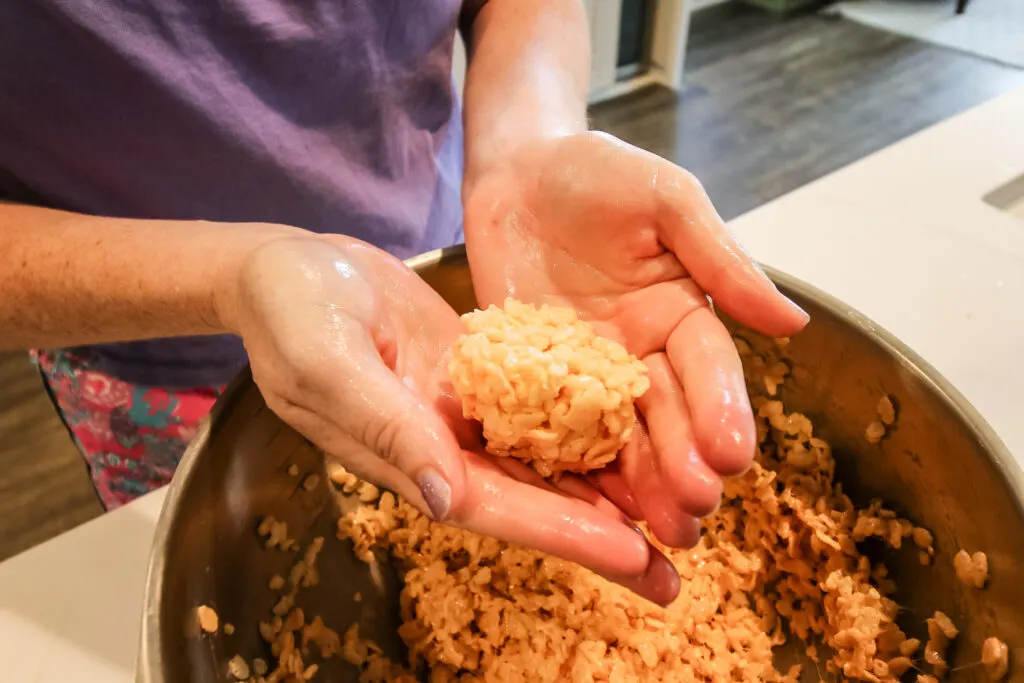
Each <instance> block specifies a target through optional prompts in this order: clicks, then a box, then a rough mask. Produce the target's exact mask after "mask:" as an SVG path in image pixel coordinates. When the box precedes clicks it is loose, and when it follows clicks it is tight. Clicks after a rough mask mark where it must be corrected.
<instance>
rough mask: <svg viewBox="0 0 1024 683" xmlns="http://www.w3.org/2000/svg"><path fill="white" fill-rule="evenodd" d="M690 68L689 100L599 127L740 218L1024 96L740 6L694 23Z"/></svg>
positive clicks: (956, 61) (1019, 82)
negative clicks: (918, 135)
mask: <svg viewBox="0 0 1024 683" xmlns="http://www.w3.org/2000/svg"><path fill="white" fill-rule="evenodd" d="M686 59H687V61H686V72H687V73H686V84H687V88H686V89H685V90H684V92H683V93H682V94H681V95H679V96H676V95H675V94H674V93H672V92H669V91H668V90H664V89H660V88H652V89H650V90H647V91H644V92H641V93H638V94H635V95H632V96H629V97H627V98H624V99H621V100H618V101H613V102H610V103H607V104H602V105H599V106H597V107H596V108H595V109H594V110H593V111H592V112H591V118H592V121H593V123H594V126H595V127H597V128H601V129H603V130H606V131H608V132H610V133H613V134H615V135H617V136H619V137H621V138H623V139H625V140H627V141H629V142H632V143H633V144H636V145H639V146H641V147H643V148H645V149H648V150H650V151H652V152H655V153H656V154H659V155H661V156H664V157H666V158H668V159H672V160H673V161H675V162H676V163H678V164H679V165H681V166H683V167H685V168H687V169H689V170H690V171H691V172H693V173H694V174H695V175H696V176H697V177H698V178H700V179H701V181H702V182H703V183H704V186H705V187H706V189H707V190H708V194H709V195H710V196H711V198H712V200H714V202H715V204H716V205H717V206H718V210H719V212H720V213H721V214H722V216H723V217H724V218H726V219H729V218H734V217H736V216H738V215H740V214H742V213H744V212H746V211H749V210H750V209H753V208H755V207H757V206H760V205H761V204H764V203H765V202H767V201H769V200H771V199H774V198H775V197H778V196H779V195H782V194H785V193H786V192H789V191H791V190H794V189H796V188H797V187H800V186H801V185H805V184H806V183H808V182H810V181H812V180H815V179H816V178H820V177H821V176H823V175H825V174H827V173H829V172H831V171H834V170H836V169H838V168H840V167H842V166H845V165H847V164H849V163H850V162H852V161H855V160H856V159H859V158H861V157H863V156H865V155H867V154H870V153H871V152H874V151H876V150H879V149H881V148H883V147H885V146H887V145H890V144H892V143H893V142H896V141H897V140H900V139H902V138H904V137H906V136H907V135H910V134H911V133H914V132H916V131H918V130H921V129H922V128H925V127H927V126H930V125H932V124H933V123H937V122H938V121H941V120H943V119H945V118H948V117H949V116H952V115H954V114H956V113H959V112H961V111H963V110H965V109H968V108H970V107H972V106H974V105H976V104H979V103H980V102H983V101H985V100H988V99H990V98H992V97H994V96H996V95H998V94H1000V93H1003V92H1006V91H1007V90H1011V89H1013V88H1015V87H1021V86H1024V71H1021V70H1018V69H1013V68H1009V67H1004V66H1001V65H998V64H995V63H993V62H988V61H985V60H982V59H979V58H977V57H973V56H970V55H965V54H961V53H958V52H953V51H951V50H947V49H944V48H941V47H937V46H934V45H930V44H927V43H922V42H918V41H915V40H911V39H909V38H904V37H901V36H897V35H894V34H891V33H884V32H882V31H878V30H875V29H872V28H868V27H865V26H861V25H860V24H855V23H852V22H849V21H846V20H843V19H839V18H826V17H822V16H820V15H809V16H801V17H796V18H792V19H788V20H784V21H780V20H775V19H773V18H771V17H768V16H766V15H765V14H764V13H763V12H761V11H759V10H756V9H753V8H750V7H748V6H746V5H743V4H740V3H737V2H729V3H726V4H722V5H717V6H714V7H710V8H708V9H704V10H701V11H699V12H696V13H695V14H694V15H693V19H692V23H691V33H690V42H689V47H688V52H687V58H686ZM936 161H937V162H938V163H942V161H943V160H941V159H939V160H936ZM947 161H948V163H953V160H947ZM865 201H870V198H867V197H866V198H865Z"/></svg>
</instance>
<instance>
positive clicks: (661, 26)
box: [583, 0, 691, 104]
mask: <svg viewBox="0 0 1024 683" xmlns="http://www.w3.org/2000/svg"><path fill="white" fill-rule="evenodd" d="M583 4H584V6H585V7H586V11H587V18H588V19H589V21H590V54H591V61H590V95H589V100H590V103H591V104H593V103H595V102H600V101H602V100H606V99H609V98H612V97H618V96H619V95H624V94H626V93H628V92H632V91H634V90H638V89H639V88H643V87H646V86H648V85H651V84H659V85H663V86H665V87H666V88H669V89H671V90H674V91H677V92H678V91H679V90H681V89H682V87H683V61H684V59H685V57H686V40H687V38H688V36H689V33H690V13H691V2H690V0H654V19H653V21H654V31H653V35H652V38H651V40H652V42H651V52H650V56H651V64H650V68H649V69H648V70H647V71H646V72H645V73H643V74H640V75H638V76H633V77H630V78H627V79H624V80H619V79H618V77H617V73H616V72H617V68H616V65H617V62H618V55H619V26H620V20H621V17H622V0H583Z"/></svg>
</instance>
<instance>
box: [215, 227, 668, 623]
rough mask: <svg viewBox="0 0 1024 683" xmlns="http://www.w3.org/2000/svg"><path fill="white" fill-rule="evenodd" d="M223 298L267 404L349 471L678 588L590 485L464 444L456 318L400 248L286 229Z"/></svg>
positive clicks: (470, 523)
mask: <svg viewBox="0 0 1024 683" xmlns="http://www.w3.org/2000/svg"><path fill="white" fill-rule="evenodd" d="M222 299H223V301H222V303H221V304H220V305H219V308H220V315H221V317H222V318H223V319H224V320H226V321H227V322H228V324H229V326H230V327H231V328H232V329H233V330H235V331H236V332H237V333H239V334H240V335H241V336H242V338H243V340H244V341H245V345H246V349H247V350H248V352H249V357H250V361H251V364H252V373H253V378H254V379H255V381H256V384H257V385H258V386H259V388H260V390H261V391H262V393H263V395H264V397H265V399H266V401H267V404H268V405H269V406H270V408H271V409H272V410H274V412H276V413H277V414H278V415H279V416H280V417H281V418H282V419H284V420H285V421H286V422H288V423H289V424H291V425H292V426H293V427H295V428H296V429H297V430H298V431H300V432H301V433H302V434H304V435H305V436H306V437H307V438H309V439H310V440H312V441H313V442H314V443H316V444H317V445H318V446H320V447H321V448H322V449H323V450H324V451H325V452H326V453H328V454H329V455H330V456H332V457H335V458H338V459H339V460H340V462H342V463H343V464H344V465H345V467H346V468H348V469H349V470H350V471H352V472H354V473H356V474H358V475H360V476H362V477H364V478H366V479H368V480H370V481H373V482H375V483H377V484H380V485H382V486H384V487H387V488H388V489H391V490H392V491H395V492H397V493H399V494H400V495H402V496H403V497H404V498H405V499H406V500H408V501H409V502H410V503H412V504H413V505H416V506H417V507H418V508H419V509H420V510H422V511H423V512H425V513H427V514H429V515H430V516H431V517H433V518H434V519H437V520H444V521H446V522H448V523H451V524H455V525H458V526H461V527H464V528H467V529H470V530H473V531H477V532H481V533H484V534H488V535H491V536H494V537H497V538H500V539H503V540H506V541H510V542H512V543H516V544H520V545H524V546H530V547H534V548H537V549H539V550H541V551H544V552H546V553H550V554H553V555H557V556H560V557H563V558H565V559H569V560H572V561H575V562H578V563H580V564H583V565H585V566H587V567H590V568H592V569H594V570H595V571H597V572H599V573H601V574H603V575H605V576H608V577H609V578H612V579H614V580H616V581H618V582H620V583H623V584H624V585H626V586H628V587H630V588H633V589H634V590H636V591H638V592H639V593H641V594H643V595H645V596H647V597H648V598H650V599H652V600H654V601H656V602H661V603H665V602H668V601H670V600H671V599H672V598H674V597H675V594H676V592H677V591H678V587H679V582H678V577H677V576H676V575H675V572H674V570H673V568H672V566H671V564H670V563H669V562H668V560H666V559H665V558H664V557H663V556H662V555H661V554H660V553H658V552H657V551H656V550H654V549H653V548H651V547H650V546H649V545H648V544H647V542H646V541H645V539H644V538H643V537H642V536H641V535H640V534H639V533H637V531H636V529H635V527H634V526H633V525H632V524H631V522H630V521H629V520H628V519H627V518H626V517H625V516H624V515H623V514H622V513H621V512H619V510H618V509H617V508H615V506H613V505H611V504H610V503H609V502H608V501H607V500H605V499H604V498H603V497H602V496H600V495H599V494H598V493H597V492H596V490H595V489H593V488H592V487H590V486H589V485H587V484H585V483H584V482H582V481H581V480H566V481H565V482H564V483H563V484H561V485H560V487H561V488H560V489H556V488H554V487H553V486H551V485H549V484H547V483H546V482H544V481H543V480H541V479H540V478H539V477H537V476H536V475H535V474H534V473H533V472H532V470H529V469H528V468H526V467H519V466H518V464H517V463H511V462H498V461H492V460H490V459H488V458H486V457H484V456H481V455H478V454H477V453H476V452H474V451H473V450H472V449H474V448H478V447H479V442H478V441H477V439H478V436H477V431H476V430H475V429H474V428H473V427H472V425H470V424H469V423H467V422H466V421H465V420H464V419H463V418H462V416H461V410H460V406H459V403H458V401H457V400H456V399H454V398H453V396H452V394H451V388H450V385H449V383H448V380H447V377H448V372H447V359H448V352H449V347H450V346H451V345H452V343H453V342H454V341H455V339H456V338H457V336H458V335H459V334H460V333H461V332H462V330H463V328H462V323H461V321H460V320H459V318H458V316H457V315H456V313H455V312H454V311H453V310H452V309H451V308H450V307H449V306H448V305H447V304H446V303H445V302H444V301H443V300H442V299H441V298H440V296H438V295H437V294H436V293H435V292H434V291H433V290H431V289H430V288H429V287H428V286H427V285H426V284H425V283H424V282H423V281H422V280H420V279H419V277H417V276H416V275H415V274H414V273H413V272H412V271H410V270H409V269H408V268H407V267H405V266H404V265H403V264H402V263H401V262H399V261H398V260H396V259H394V258H392V257H391V256H389V255H387V254H385V253H384V252H381V251H379V250H377V249H375V248H373V247H371V246H369V245H366V244H363V243H361V242H358V241H356V240H352V239H348V238H344V237H317V236H308V237H307V236H297V237H285V238H282V239H276V240H272V241H269V242H267V243H265V244H264V245H262V246H260V247H258V248H257V249H255V250H254V251H253V252H252V253H251V254H250V255H249V257H248V258H247V259H246V260H245V261H244V263H243V266H242V268H241V274H240V276H239V278H238V280H237V285H236V287H234V288H233V289H232V290H231V291H229V292H226V293H225V296H224V297H222ZM466 449H470V450H466Z"/></svg>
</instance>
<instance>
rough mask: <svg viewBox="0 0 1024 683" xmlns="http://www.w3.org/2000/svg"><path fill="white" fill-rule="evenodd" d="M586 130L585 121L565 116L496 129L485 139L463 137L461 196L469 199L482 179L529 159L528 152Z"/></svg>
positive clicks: (584, 119) (483, 137) (482, 137)
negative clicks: (464, 151) (464, 142)
mask: <svg viewBox="0 0 1024 683" xmlns="http://www.w3.org/2000/svg"><path fill="white" fill-rule="evenodd" d="M586 130H587V121H586V118H585V117H579V118H573V117H569V116H565V117H559V118H558V119H557V120H552V121H547V122H539V123H538V122H533V123H532V125H529V124H520V125H513V126H509V127H505V128H502V127H496V129H495V130H494V131H492V132H490V133H488V134H486V135H484V134H479V135H476V136H473V137H472V138H469V137H467V144H466V168H465V171H464V174H463V183H462V188H463V192H464V194H465V196H469V195H470V194H471V193H472V191H473V189H474V188H475V187H476V186H477V185H478V184H479V183H480V182H481V180H483V179H484V178H487V177H490V176H494V175H499V174H501V173H504V172H506V171H508V170H509V169H511V168H513V167H514V166H515V165H516V163H517V162H518V161H520V160H521V159H522V158H523V157H524V156H530V151H531V150H536V149H538V148H541V147H543V146H544V145H545V144H553V143H555V142H557V141H558V140H559V139H562V138H566V137H570V136H572V135H577V134H579V133H583V132H585V131H586Z"/></svg>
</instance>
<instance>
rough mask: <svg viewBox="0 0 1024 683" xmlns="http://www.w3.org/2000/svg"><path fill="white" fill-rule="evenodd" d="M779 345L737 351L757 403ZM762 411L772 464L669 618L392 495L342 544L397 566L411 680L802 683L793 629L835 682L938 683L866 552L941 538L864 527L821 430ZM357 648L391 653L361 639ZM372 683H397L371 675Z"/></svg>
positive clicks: (731, 515)
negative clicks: (871, 545) (781, 649)
mask: <svg viewBox="0 0 1024 683" xmlns="http://www.w3.org/2000/svg"><path fill="white" fill-rule="evenodd" d="M485 314H487V312H485ZM487 315H497V314H496V313H493V312H492V313H491V314H487ZM488 324H490V323H488ZM509 324H510V325H512V323H509ZM580 334H582V335H584V336H585V334H584V333H582V332H581V333H580ZM763 342H764V343H760V342H756V341H751V342H747V341H743V340H740V341H739V342H738V344H737V345H738V347H739V348H740V351H741V354H742V355H743V356H744V361H745V366H746V368H747V373H748V376H747V380H748V383H749V384H750V385H751V387H752V392H751V393H752V394H755V393H757V389H758V388H760V387H763V388H764V389H763V390H762V391H761V393H767V394H769V395H771V396H774V395H775V393H776V391H777V388H778V386H779V385H780V384H781V383H782V381H783V380H784V378H785V375H786V374H787V373H788V366H787V365H786V364H785V363H784V362H783V361H781V360H780V359H779V355H780V351H781V350H782V349H783V348H784V345H785V340H780V341H778V342H776V343H775V344H773V343H772V342H771V341H770V340H763ZM755 345H756V348H754V347H755ZM510 353H511V351H510ZM481 362H483V361H481ZM495 362H496V361H495ZM453 374H455V373H453ZM464 381H468V380H464ZM517 395H518V394H517ZM625 400H626V399H625V398H623V401H625ZM753 404H754V406H755V408H756V412H757V430H758V437H759V444H760V445H759V447H758V451H757V456H756V462H755V464H754V466H753V467H752V468H751V470H750V471H749V472H748V473H747V474H745V475H743V476H742V477H739V478H737V479H734V480H732V481H730V482H728V483H727V485H726V490H725V496H724V500H723V504H722V506H721V508H720V509H719V510H718V511H717V512H716V513H715V514H714V515H712V516H711V517H710V518H708V519H707V520H706V521H705V528H706V534H705V535H704V536H703V538H702V539H701V541H700V543H699V545H698V546H697V547H696V548H694V549H692V550H688V551H678V550H667V551H666V552H667V554H668V556H669V557H670V558H671V559H672V561H673V563H674V564H675V566H676V567H677V569H678V570H679V573H680V575H681V576H682V579H683V580H682V591H681V594H680V596H679V598H678V599H677V600H676V601H675V602H674V603H673V604H672V605H671V606H670V607H668V608H667V609H662V608H659V607H657V606H655V605H653V604H651V603H648V602H646V601H644V600H642V599H640V598H638V597H636V596H634V595H633V594H631V593H630V592H628V591H627V590H625V589H623V588H621V587H619V586H617V585H615V584H612V583H610V582H608V581H605V580H604V579H602V578H599V577H597V576H596V575H594V574H593V573H591V572H589V571H588V570H586V569H583V568H581V567H578V566H576V565H573V564H571V563H568V562H564V561H561V560H558V559H555V558H552V557H548V556H545V555H542V554H540V553H538V552H535V551H532V550H527V549H523V548H519V547H514V546H510V545H508V544H505V543H502V542H499V541H497V540H494V539H491V538H486V537H483V536H480V535H477V534H473V533H470V532H466V531H462V530H459V529H454V528H450V527H447V526H444V525H441V524H435V523H433V522H431V521H430V520H429V519H427V518H426V517H425V516H423V515H421V514H420V513H419V512H417V511H416V510H415V509H414V508H413V507H411V506H410V505H408V504H406V503H405V502H403V501H401V500H398V499H396V497H395V496H394V495H392V494H391V493H384V494H383V495H381V496H380V498H379V500H378V502H377V503H376V505H373V506H365V507H361V508H359V509H357V510H355V511H353V512H351V513H350V514H348V515H346V516H345V517H343V518H342V519H341V520H340V521H339V528H338V531H339V536H340V537H343V538H349V539H351V540H352V541H353V543H354V544H355V549H356V553H357V555H359V556H360V557H363V558H364V559H369V558H372V553H371V552H370V548H371V547H373V546H382V547H384V548H387V549H388V550H389V551H390V552H391V554H392V556H393V557H394V558H395V559H396V560H398V562H399V565H400V567H401V568H402V569H403V571H404V588H403V591H402V597H401V604H402V621H403V625H402V627H401V630H400V635H401V637H402V639H403V640H404V641H405V643H406V644H407V645H408V646H409V651H410V662H409V664H410V666H411V668H412V669H415V670H428V671H429V680H431V681H433V682H435V683H441V682H444V681H460V682H468V681H477V680H484V681H495V682H509V683H511V682H519V681H528V680H529V681H562V680H566V681H573V683H590V682H592V681H610V682H615V683H619V682H621V683H626V682H633V681H664V682H665V683H672V682H685V681H723V682H724V681H795V680H796V679H797V677H798V676H799V675H800V671H799V668H798V667H794V668H793V669H791V670H789V671H778V670H776V669H775V667H774V665H773V661H772V649H773V647H775V646H778V645H781V644H782V643H783V642H785V641H786V639H787V637H790V636H787V631H786V629H785V628H784V625H788V630H789V632H790V633H792V634H793V635H794V636H795V637H797V638H799V639H800V641H801V642H802V643H803V646H804V647H805V648H806V650H807V654H808V655H809V656H810V658H811V660H812V661H814V662H815V663H816V666H817V667H818V672H817V675H818V676H819V677H821V678H822V679H829V680H834V678H835V677H836V676H837V675H838V676H841V677H843V678H847V679H853V680H864V681H872V682H875V681H896V680H898V679H899V677H900V676H901V675H902V674H903V673H905V672H907V671H908V670H910V669H911V667H914V666H917V667H921V668H919V669H918V670H919V671H922V679H923V680H928V678H926V677H925V676H924V675H923V670H924V669H927V668H928V666H927V665H926V664H925V663H924V662H923V661H922V644H921V643H920V642H919V641H917V640H915V639H909V638H908V637H907V636H906V635H905V634H904V633H903V632H902V631H901V630H900V629H899V627H898V626H897V625H896V624H895V621H894V620H895V617H896V613H897V605H896V603H895V602H894V601H893V600H892V598H891V596H892V594H893V591H894V589H895V586H894V585H893V583H892V581H891V580H889V579H888V577H887V573H886V569H885V567H884V566H882V565H881V564H877V563H872V562H871V561H870V560H869V559H868V558H867V557H866V556H864V555H862V554H861V553H860V552H859V550H858V547H857V542H858V541H862V540H864V539H866V538H868V537H869V536H874V537H878V538H880V539H882V540H883V541H884V542H885V543H887V544H888V545H890V546H892V547H894V548H899V547H900V546H901V545H902V544H903V542H904V540H905V539H911V540H910V541H909V543H913V544H914V545H916V546H918V548H919V549H920V551H921V552H922V553H924V554H927V555H930V554H933V553H934V550H933V549H932V548H931V542H932V538H931V534H930V533H928V532H927V531H925V530H924V529H920V528H918V529H915V527H914V525H913V524H911V523H910V522H908V521H907V520H904V519H899V518H897V516H896V515H895V514H894V513H892V512H891V511H889V510H886V509H885V508H884V507H883V506H882V504H881V503H880V502H875V503H873V504H872V505H870V506H868V507H867V508H863V509H857V508H856V507H855V506H854V505H853V503H852V502H851V500H850V499H849V498H848V497H847V496H846V494H845V493H843V490H842V487H841V485H840V484H838V483H836V482H835V481H834V472H835V463H834V461H833V458H832V453H831V449H830V448H829V445H828V444H827V443H825V442H824V441H822V440H820V439H817V438H815V437H814V431H813V426H812V425H811V423H810V421H809V420H808V419H807V418H806V417H805V416H803V415H800V414H796V413H787V412H786V410H785V407H784V406H783V404H782V403H780V402H779V401H776V400H772V399H771V398H770V397H768V396H760V397H755V398H754V399H753ZM630 410H632V406H631V405H630ZM495 415H499V416H500V414H497V413H495V414H491V415H490V416H488V415H485V416H484V418H485V420H484V421H485V426H486V424H487V419H488V417H490V418H494V417H495ZM502 419H506V420H507V419H508V417H507V414H506V416H505V417H504V418H502ZM492 424H493V422H492ZM538 424H543V423H538ZM538 428H540V429H547V428H548V427H547V426H541V427H538ZM559 438H563V437H561V436H560V437H559ZM601 438H604V437H601ZM504 443H505V447H507V448H510V449H511V448H512V447H513V444H512V442H504ZM353 486H354V485H353ZM939 614H941V613H939ZM942 616H943V617H944V616H945V615H942ZM936 618H937V619H938V618H939V615H938V614H937V615H936ZM934 623H939V622H934ZM941 625H943V626H945V622H944V621H943V622H942V624H941ZM933 629H934V627H933ZM347 640H351V642H352V644H353V648H355V646H356V644H358V645H359V647H361V648H363V649H364V651H365V652H367V653H368V654H367V657H369V655H370V654H374V653H379V650H375V649H373V648H372V646H371V645H369V644H366V643H364V642H362V641H359V639H358V633H355V634H348V636H347ZM821 645H825V646H827V648H828V650H829V654H830V655H831V656H830V657H828V659H827V661H826V654H825V648H821V652H820V653H819V648H820V647H821ZM375 656H376V657H377V661H378V662H379V658H380V657H379V654H376V655H375ZM349 659H350V661H356V662H359V661H360V660H359V658H358V657H351V658H349ZM944 665H945V661H944V660H943V661H942V662H941V665H940V666H938V667H936V670H935V671H932V672H931V673H933V674H937V675H939V676H941V675H942V674H943V673H944ZM362 680H364V681H384V680H387V679H385V678H380V677H377V676H375V675H373V673H372V672H371V671H370V669H369V668H365V667H364V671H363V679H362Z"/></svg>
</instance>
